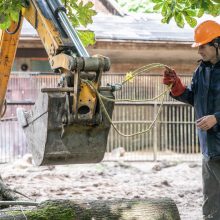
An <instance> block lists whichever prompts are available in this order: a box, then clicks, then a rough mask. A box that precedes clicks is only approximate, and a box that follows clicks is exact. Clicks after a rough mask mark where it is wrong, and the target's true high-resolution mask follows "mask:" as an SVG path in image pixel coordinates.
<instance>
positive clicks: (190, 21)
mask: <svg viewBox="0 0 220 220" xmlns="http://www.w3.org/2000/svg"><path fill="white" fill-rule="evenodd" d="M185 19H186V22H187V23H188V24H189V26H190V27H192V28H193V27H195V26H196V25H197V20H196V19H195V18H193V17H190V16H185Z"/></svg>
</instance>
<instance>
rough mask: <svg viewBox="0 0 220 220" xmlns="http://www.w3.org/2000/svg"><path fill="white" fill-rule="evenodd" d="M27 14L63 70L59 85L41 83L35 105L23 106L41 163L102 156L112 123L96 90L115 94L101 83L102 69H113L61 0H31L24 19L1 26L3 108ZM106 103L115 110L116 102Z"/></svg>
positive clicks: (52, 59) (21, 119) (51, 58)
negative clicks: (94, 52) (88, 44)
mask: <svg viewBox="0 0 220 220" xmlns="http://www.w3.org/2000/svg"><path fill="white" fill-rule="evenodd" d="M23 18H25V19H26V20H27V21H28V22H29V23H30V24H31V25H32V26H33V27H34V28H35V29H36V30H37V32H38V35H39V37H40V39H41V41H42V43H43V45H44V48H45V50H46V52H47V54H48V58H49V62H50V65H51V69H52V70H54V72H56V73H60V76H61V77H60V78H61V80H60V82H59V83H58V85H59V86H58V87H56V88H42V89H41V92H40V93H39V97H38V99H37V101H36V103H35V106H34V107H33V109H32V110H31V111H29V112H27V111H25V110H24V109H21V108H19V109H17V116H18V120H19V122H20V124H21V125H22V127H23V129H24V132H25V134H26V140H27V144H28V146H29V147H30V149H31V152H32V155H33V159H34V162H35V164H36V165H49V164H67V163H93V162H99V161H100V160H102V158H103V156H104V153H105V149H106V145H107V137H108V133H109V129H110V123H109V121H108V120H107V118H106V117H105V115H103V113H102V111H101V106H100V102H99V100H98V97H97V93H96V91H99V92H101V93H102V94H103V95H104V96H106V97H109V98H114V96H113V93H112V90H111V87H101V77H102V73H103V72H105V71H108V70H109V69H110V61H109V59H108V58H107V57H103V56H95V57H90V56H89V54H88V52H87V51H86V49H85V48H84V46H83V44H82V43H81V41H80V39H79V37H78V35H77V33H76V30H75V29H74V28H73V27H72V26H71V24H70V22H69V20H68V18H67V15H66V9H65V7H64V6H63V5H62V4H61V2H60V1H59V0H53V1H51V0H29V4H28V6H26V7H24V8H23V9H22V11H21V14H20V19H19V22H18V24H14V23H13V24H12V25H11V27H10V28H9V30H7V31H1V34H0V36H1V45H0V50H1V54H0V112H3V109H4V103H5V101H4V100H5V94H6V90H7V84H8V79H9V76H10V72H11V68H12V65H13V61H14V58H15V54H16V49H17V45H18V41H19V35H20V29H21V26H22V21H23ZM88 82H89V83H88ZM91 84H92V88H91ZM104 103H105V105H106V108H107V110H108V113H109V115H110V116H111V115H112V111H113V103H112V102H108V101H105V102H104Z"/></svg>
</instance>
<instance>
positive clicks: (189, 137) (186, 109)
mask: <svg viewBox="0 0 220 220" xmlns="http://www.w3.org/2000/svg"><path fill="white" fill-rule="evenodd" d="M123 78H124V74H104V75H103V77H102V84H103V85H106V84H107V83H116V82H121V81H122V79H123ZM182 78H183V80H184V81H185V82H186V83H187V82H189V81H190V79H191V77H190V76H187V75H185V76H182ZM58 79H59V76H58V75H55V76H52V75H51V74H34V73H32V74H28V75H22V74H18V73H16V74H12V76H11V80H10V83H9V86H8V92H7V101H8V103H9V105H8V108H7V113H6V115H5V118H6V119H7V120H3V121H1V122H0V153H1V154H0V155H1V156H0V162H8V161H12V160H14V159H15V158H18V157H20V156H22V155H24V154H25V153H27V152H28V147H27V146H26V141H25V137H24V134H23V131H22V129H21V128H20V127H19V125H18V122H17V121H16V117H15V112H16V108H17V107H21V106H22V107H24V108H26V109H30V108H31V106H32V105H33V103H34V101H35V100H36V98H37V94H38V92H39V89H40V88H42V87H54V86H56V84H57V81H58ZM164 89H165V87H164V86H163V85H162V84H161V76H160V75H155V74H154V75H141V76H138V77H137V78H136V79H135V80H134V82H133V83H128V84H126V85H125V87H123V89H122V91H119V92H116V93H115V95H116V99H125V98H126V99H127V98H129V99H138V100H139V99H150V98H153V97H155V96H156V95H158V94H160V93H161V92H162V91H163V90H164ZM159 105H160V101H154V102H144V103H143V102H138V101H137V102H132V103H128V102H116V105H115V109H114V113H113V121H114V123H115V124H116V126H117V128H118V129H119V130H121V131H122V132H123V133H134V132H137V131H140V130H143V129H146V128H147V127H148V126H149V125H150V123H152V121H153V119H154V118H155V115H156V112H157V111H158V107H159ZM120 151H123V152H120ZM199 151H200V150H199V147H198V140H197V135H196V128H195V124H194V111H193V108H192V107H191V106H189V105H185V104H183V103H180V102H177V101H175V100H173V99H172V98H171V97H169V96H167V97H166V99H165V102H164V106H163V111H162V112H161V114H160V116H159V118H158V120H157V122H156V124H155V126H154V127H153V128H152V130H151V131H150V132H148V133H145V134H142V135H139V136H135V137H132V138H126V137H121V136H120V135H118V134H117V133H116V131H115V130H114V129H113V128H111V130H110V134H109V138H108V146H107V151H106V157H105V159H106V160H115V159H118V157H120V156H121V155H123V158H124V159H125V160H153V159H154V160H155V159H163V158H164V157H165V156H166V158H167V157H168V156H169V159H182V160H194V159H195V158H198V157H197V156H195V155H198V154H199ZM124 152H125V153H124Z"/></svg>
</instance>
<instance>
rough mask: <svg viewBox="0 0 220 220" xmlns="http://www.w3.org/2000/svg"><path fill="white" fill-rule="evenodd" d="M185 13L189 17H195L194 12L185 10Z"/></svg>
mask: <svg viewBox="0 0 220 220" xmlns="http://www.w3.org/2000/svg"><path fill="white" fill-rule="evenodd" d="M186 13H187V15H188V16H191V17H194V16H196V10H192V9H187V10H186Z"/></svg>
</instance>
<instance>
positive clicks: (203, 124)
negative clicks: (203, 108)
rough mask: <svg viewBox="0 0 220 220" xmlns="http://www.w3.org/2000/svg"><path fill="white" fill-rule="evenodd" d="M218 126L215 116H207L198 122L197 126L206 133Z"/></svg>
mask: <svg viewBox="0 0 220 220" xmlns="http://www.w3.org/2000/svg"><path fill="white" fill-rule="evenodd" d="M216 124H217V120H216V117H215V116H214V115H206V116H203V117H202V118H199V119H198V120H197V121H196V126H197V127H198V128H200V129H202V130H204V131H207V130H209V129H210V128H212V127H213V126H214V125H216Z"/></svg>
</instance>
